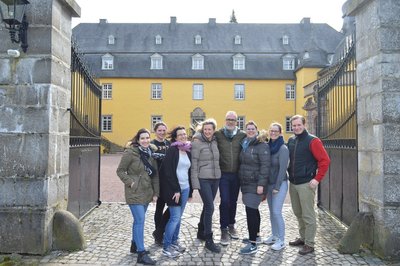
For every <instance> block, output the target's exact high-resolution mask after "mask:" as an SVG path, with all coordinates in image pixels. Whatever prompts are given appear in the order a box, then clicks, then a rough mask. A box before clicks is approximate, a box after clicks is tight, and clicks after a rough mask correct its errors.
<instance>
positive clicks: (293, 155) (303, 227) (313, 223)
mask: <svg viewBox="0 0 400 266" xmlns="http://www.w3.org/2000/svg"><path fill="white" fill-rule="evenodd" d="M305 122H306V121H305V119H304V117H303V116H301V115H295V116H293V117H292V118H291V119H290V123H291V125H292V130H293V133H294V136H292V137H290V138H289V140H288V148H289V154H290V163H289V168H288V172H289V181H290V187H289V194H290V200H291V203H292V209H293V212H294V214H295V215H296V217H297V221H298V223H299V234H300V237H299V238H297V239H296V240H294V241H291V242H289V245H290V246H302V248H301V249H300V250H299V254H301V255H305V254H308V253H311V252H314V239H315V234H316V232H317V219H316V213H315V210H314V205H315V193H316V189H317V186H318V184H319V182H321V180H322V179H323V178H324V176H325V174H326V172H327V171H328V168H329V164H330V159H329V156H328V153H327V152H326V150H325V148H324V146H323V144H322V142H321V140H320V139H319V138H317V137H316V136H314V135H311V134H309V133H308V132H307V130H306V128H305Z"/></svg>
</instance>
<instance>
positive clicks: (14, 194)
mask: <svg viewBox="0 0 400 266" xmlns="http://www.w3.org/2000/svg"><path fill="white" fill-rule="evenodd" d="M30 2H31V3H30V5H28V7H27V19H28V22H29V30H28V44H29V47H28V50H27V53H23V52H22V50H21V49H19V46H18V45H17V44H12V43H11V41H10V38H9V35H8V31H7V30H5V28H4V27H2V28H1V30H0V113H1V114H2V115H1V116H0V147H1V156H0V195H1V197H0V252H4V253H8V252H17V253H31V254H43V253H45V252H46V251H48V250H49V249H50V248H51V246H52V218H53V214H54V212H55V211H56V210H58V209H66V207H67V197H68V178H69V175H68V167H69V162H68V160H69V121H70V114H69V112H68V111H67V108H69V106H70V86H71V78H70V60H71V55H70V54H71V17H72V16H78V15H79V13H80V8H79V6H77V5H76V3H75V1H73V0H35V1H30ZM7 49H19V50H20V53H21V56H20V57H19V58H12V57H10V56H8V55H7Z"/></svg>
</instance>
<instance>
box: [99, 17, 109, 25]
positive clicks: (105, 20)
mask: <svg viewBox="0 0 400 266" xmlns="http://www.w3.org/2000/svg"><path fill="white" fill-rule="evenodd" d="M99 23H100V24H107V23H108V21H107V19H105V18H101V19H100V21H99Z"/></svg>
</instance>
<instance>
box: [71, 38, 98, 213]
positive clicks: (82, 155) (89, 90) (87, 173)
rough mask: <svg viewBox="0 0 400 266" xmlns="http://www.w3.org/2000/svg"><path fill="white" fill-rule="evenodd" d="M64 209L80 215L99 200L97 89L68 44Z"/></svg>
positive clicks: (96, 85) (74, 50) (73, 46)
mask: <svg viewBox="0 0 400 266" xmlns="http://www.w3.org/2000/svg"><path fill="white" fill-rule="evenodd" d="M70 112H71V125H70V155H69V195H68V211H70V212H72V213H73V214H74V215H75V216H76V217H77V218H81V217H82V216H83V215H85V214H86V213H87V212H88V211H90V210H91V209H92V208H93V207H95V206H97V205H98V204H99V203H100V201H99V198H100V138H101V137H100V136H101V131H100V123H101V121H100V116H101V88H100V86H99V85H98V84H97V83H96V82H95V81H94V80H93V78H92V76H91V75H90V73H89V71H88V69H87V68H86V67H85V65H84V64H83V62H82V59H81V58H80V56H79V54H78V53H77V51H76V48H75V45H74V43H72V45H71V108H70Z"/></svg>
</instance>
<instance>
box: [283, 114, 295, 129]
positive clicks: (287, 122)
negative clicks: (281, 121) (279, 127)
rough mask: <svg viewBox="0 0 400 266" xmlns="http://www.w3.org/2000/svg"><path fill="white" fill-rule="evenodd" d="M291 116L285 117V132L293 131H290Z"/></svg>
mask: <svg viewBox="0 0 400 266" xmlns="http://www.w3.org/2000/svg"><path fill="white" fill-rule="evenodd" d="M290 118H292V117H291V116H287V117H286V121H285V125H286V132H293V131H292V124H291V123H290Z"/></svg>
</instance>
